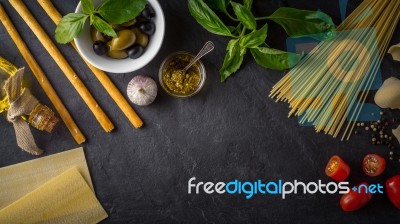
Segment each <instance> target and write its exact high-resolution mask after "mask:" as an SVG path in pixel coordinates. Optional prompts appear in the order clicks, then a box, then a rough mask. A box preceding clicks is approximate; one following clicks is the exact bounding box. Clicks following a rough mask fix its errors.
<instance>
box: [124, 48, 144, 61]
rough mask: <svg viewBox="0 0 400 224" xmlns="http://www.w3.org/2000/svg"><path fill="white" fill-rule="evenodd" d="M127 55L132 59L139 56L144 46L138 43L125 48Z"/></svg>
mask: <svg viewBox="0 0 400 224" xmlns="http://www.w3.org/2000/svg"><path fill="white" fill-rule="evenodd" d="M127 52H128V55H129V57H130V58H132V59H136V58H139V57H140V56H142V54H143V53H144V48H143V47H142V46H140V45H135V46H133V47H131V48H129V49H128V50H127Z"/></svg>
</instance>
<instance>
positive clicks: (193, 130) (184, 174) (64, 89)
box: [0, 0, 400, 223]
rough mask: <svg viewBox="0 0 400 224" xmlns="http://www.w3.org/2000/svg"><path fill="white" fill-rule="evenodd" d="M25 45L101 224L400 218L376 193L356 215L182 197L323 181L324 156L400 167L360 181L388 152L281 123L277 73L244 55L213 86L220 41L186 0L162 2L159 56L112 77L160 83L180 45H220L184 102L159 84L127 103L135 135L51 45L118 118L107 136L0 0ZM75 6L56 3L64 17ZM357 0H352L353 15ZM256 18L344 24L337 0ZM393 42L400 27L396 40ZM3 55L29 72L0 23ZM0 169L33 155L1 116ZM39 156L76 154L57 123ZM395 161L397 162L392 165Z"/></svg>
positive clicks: (319, 204)
mask: <svg viewBox="0 0 400 224" xmlns="http://www.w3.org/2000/svg"><path fill="white" fill-rule="evenodd" d="M0 2H1V3H2V4H3V6H4V7H5V8H6V10H7V12H8V14H9V15H10V17H11V18H12V20H13V22H14V23H15V25H16V27H17V29H18V30H19V31H20V33H21V35H22V37H23V39H24V40H25V41H26V42H27V44H28V46H29V48H30V50H31V51H32V53H33V54H34V55H35V57H36V59H37V61H38V62H39V64H40V65H41V66H42V68H43V70H44V71H45V73H46V74H47V75H48V78H49V79H50V81H51V83H52V84H53V86H54V87H55V89H56V90H57V92H58V93H59V95H60V97H61V98H62V99H63V101H64V103H65V104H66V106H67V108H68V109H69V110H70V112H71V114H72V115H73V117H74V118H75V120H76V122H77V124H78V125H79V127H80V128H81V130H82V131H83V132H84V134H85V135H86V137H87V142H86V143H84V144H83V145H82V146H83V147H84V149H85V154H86V158H87V161H88V165H89V169H90V172H91V176H92V179H93V182H94V185H95V189H96V194H97V196H98V198H99V200H100V202H101V204H102V205H103V206H104V208H105V209H106V211H107V213H108V214H109V218H108V219H106V220H105V221H104V223H398V222H399V219H400V212H399V211H398V210H397V209H396V208H394V207H393V206H392V205H391V204H390V202H389V200H388V199H387V198H386V196H385V195H376V196H374V198H373V199H372V201H371V202H370V203H369V204H368V205H367V206H365V207H364V208H363V209H361V210H359V211H357V212H353V213H345V212H342V211H341V209H340V206H339V198H340V196H339V195H322V194H315V195H310V194H308V195H289V196H288V197H287V199H285V200H282V199H281V198H280V197H279V196H271V195H256V196H254V197H253V198H251V199H250V200H246V199H245V197H244V195H234V196H231V195H228V194H223V195H217V194H212V195H207V194H204V193H203V194H199V195H193V194H192V195H189V194H188V193H187V181H188V180H189V179H190V178H191V177H196V178H197V181H204V182H206V181H213V182H218V181H224V182H228V181H232V180H235V179H238V180H240V181H255V180H258V179H261V180H263V181H269V180H274V181H276V180H278V179H282V180H284V181H292V180H294V179H297V180H299V181H304V182H308V181H317V180H318V179H321V180H322V181H323V182H328V181H329V179H328V178H327V177H326V176H325V174H324V168H325V164H326V162H327V160H328V159H329V158H330V156H332V155H333V154H339V155H340V156H341V157H343V158H344V159H345V160H346V161H347V162H348V163H349V164H350V165H351V167H352V173H351V176H350V178H349V181H350V182H351V183H352V184H357V183H358V182H360V181H362V180H366V181H369V182H371V183H384V181H385V180H386V178H388V177H390V176H392V175H394V174H396V173H399V165H398V163H397V162H389V163H388V169H387V170H386V171H385V173H384V174H383V175H382V177H379V178H368V177H366V176H365V175H364V174H363V173H362V170H361V168H360V166H361V160H362V158H363V157H364V155H365V154H367V153H369V152H375V153H380V154H382V155H385V156H386V157H387V155H388V150H387V149H386V148H384V147H376V146H371V145H370V143H369V136H368V135H366V134H363V135H358V136H355V137H353V138H352V139H351V140H350V141H348V142H340V141H339V140H338V139H333V138H331V137H330V136H325V135H323V134H317V133H315V132H314V130H313V128H312V127H301V126H299V125H298V123H297V118H290V119H288V118H287V113H288V106H287V104H285V103H275V102H274V101H273V100H271V99H270V98H268V97H267V95H268V93H269V91H270V90H271V87H272V86H273V84H274V83H276V82H277V81H278V80H279V79H280V78H281V77H282V76H283V75H284V74H285V72H277V71H270V70H266V69H263V68H261V67H259V66H258V65H256V64H255V63H254V62H253V61H252V60H251V58H250V57H247V58H246V59H245V63H244V66H242V69H241V70H240V71H239V72H237V74H236V75H234V76H233V77H231V78H230V79H228V81H227V82H226V83H220V82H219V74H218V69H219V67H220V66H221V64H222V60H223V57H224V55H225V52H224V51H225V46H226V44H227V42H228V39H227V38H224V37H218V36H216V35H213V34H210V33H207V32H205V31H204V30H203V29H202V28H201V27H200V26H199V25H198V24H197V23H196V22H195V21H194V19H193V18H192V17H191V16H190V15H189V13H188V10H187V2H186V1H184V0H168V1H166V0H164V1H162V0H161V1H160V3H161V5H162V7H163V9H164V13H165V17H166V26H167V28H166V35H165V40H164V44H163V47H162V49H161V51H160V52H159V54H158V55H157V57H156V58H155V59H154V60H153V61H152V62H151V63H150V64H148V65H147V66H146V67H144V68H143V69H141V70H139V71H136V72H133V73H128V74H109V75H110V77H111V79H112V80H113V81H114V82H115V84H116V85H117V86H118V87H119V89H120V90H121V91H122V92H123V93H124V94H125V95H126V92H125V89H126V86H127V84H128V82H129V80H130V79H131V78H132V77H134V76H135V75H138V74H142V75H150V76H152V77H153V78H154V79H156V80H157V72H158V68H159V66H160V64H161V62H162V60H163V59H164V58H165V57H166V56H167V55H168V54H170V53H172V52H174V51H178V50H186V51H191V52H196V51H197V50H198V49H199V48H200V47H201V46H202V44H203V43H204V42H205V41H207V40H212V41H214V43H215V44H216V49H215V50H214V52H213V53H212V54H210V55H209V56H207V57H205V58H204V59H203V62H204V63H205V65H206V68H207V72H208V73H207V82H206V85H205V87H204V89H203V90H202V91H201V92H200V93H199V94H198V95H196V96H195V97H193V98H190V99H176V98H173V97H170V96H168V95H167V94H166V93H165V92H163V91H162V90H161V88H160V86H159V91H158V94H159V95H158V97H157V100H156V101H155V103H154V104H152V105H151V106H148V107H136V106H135V107H134V108H135V109H136V110H137V112H138V113H139V114H140V115H141V117H142V118H143V120H144V122H145V126H144V127H143V128H142V129H140V130H137V129H134V128H133V127H132V125H131V124H130V123H129V122H128V120H127V119H126V118H125V116H124V115H123V114H122V112H121V111H120V110H119V109H118V107H117V106H116V105H115V104H114V102H113V101H112V99H111V98H110V97H109V96H108V94H107V93H106V92H105V90H104V88H103V87H102V86H101V85H100V83H99V82H98V80H97V79H96V78H95V77H94V76H93V75H92V74H91V72H90V70H89V69H88V68H87V67H86V65H84V63H82V61H81V59H80V58H79V57H77V54H76V52H74V50H73V49H72V48H71V47H70V46H68V45H65V46H61V45H59V48H60V49H61V51H62V52H63V53H64V54H65V56H66V58H67V59H68V61H69V62H70V64H71V65H72V66H73V67H74V69H75V71H76V72H77V73H78V74H79V75H80V77H81V79H82V80H83V81H84V82H85V84H86V85H87V87H88V88H89V89H90V91H91V92H92V93H93V95H94V96H95V98H96V99H97V100H98V101H99V103H100V104H101V106H102V107H103V109H104V110H105V111H106V112H107V114H108V115H109V117H110V118H111V120H112V121H113V122H114V124H115V126H116V129H115V130H114V131H113V132H112V133H105V132H104V131H103V130H102V128H101V127H100V126H99V125H98V123H97V121H96V120H95V119H94V117H93V116H92V114H91V112H90V111H89V110H88V108H87V107H86V105H85V104H84V103H83V101H82V100H81V99H80V97H79V96H78V94H77V93H76V92H75V90H74V89H73V87H72V86H71V84H70V83H69V82H68V80H67V79H66V78H65V76H64V75H63V73H62V72H61V71H60V69H59V68H58V67H57V65H56V64H55V63H54V61H53V60H52V59H51V57H50V56H49V55H48V53H47V52H46V51H45V50H44V48H43V47H42V45H41V44H40V43H39V42H38V40H37V39H36V37H35V36H34V34H33V33H32V32H31V31H30V29H29V28H28V27H27V25H26V24H25V23H24V22H23V21H22V19H21V18H20V17H19V16H18V14H17V13H16V11H15V10H14V9H13V8H12V7H11V5H10V4H9V3H8V1H5V0H0ZM24 2H25V3H26V4H27V5H28V7H29V8H30V10H31V11H32V13H33V14H34V15H35V17H36V18H37V19H38V20H39V22H40V24H41V25H42V26H43V27H44V29H45V30H46V31H47V32H48V33H49V34H53V32H54V29H55V26H54V25H53V23H52V22H51V21H50V19H49V18H48V17H47V15H46V14H45V13H44V12H43V10H42V9H41V7H40V6H39V5H38V4H37V2H36V1H24ZM77 3H78V1H77V0H74V1H54V4H55V5H56V6H57V8H58V10H59V11H60V12H61V13H63V14H66V13H68V12H72V11H74V8H75V6H76V5H77ZM359 3H360V1H359V0H357V1H356V0H352V1H350V2H349V6H348V8H349V10H352V9H354V8H355V7H356V6H357V5H358V4H359ZM254 4H255V6H254V11H255V13H256V15H258V16H265V15H269V14H271V13H272V12H273V11H275V10H276V9H277V8H278V7H279V6H284V5H289V6H293V7H298V8H303V9H311V10H316V9H321V10H323V11H324V12H327V13H328V14H330V15H331V16H332V18H333V19H334V21H335V23H336V24H338V23H340V14H339V6H338V3H337V2H336V1H308V0H299V1H295V0H287V1H279V0H264V1H261V0H259V1H255V3H254ZM285 38H286V36H285V34H284V32H283V31H282V30H281V29H280V28H279V27H278V26H276V25H275V24H273V23H272V22H271V23H270V30H269V37H268V43H269V44H270V45H271V46H273V47H275V48H279V49H284V48H285V46H284V40H285ZM397 42H400V29H397V30H396V32H395V35H394V37H393V39H392V43H397ZM0 55H1V56H3V57H5V58H7V59H8V60H10V61H12V62H14V63H15V64H16V65H18V66H27V65H26V63H25V61H24V60H23V58H22V57H21V55H20V53H19V52H18V50H17V49H16V47H15V45H14V44H13V42H12V40H11V38H10V37H9V36H8V34H7V33H6V31H5V29H4V27H3V26H0ZM382 73H383V75H384V76H385V77H388V76H390V75H397V76H399V73H400V64H399V63H395V62H393V61H392V60H391V58H390V57H389V56H386V57H385V59H384V61H383V64H382ZM27 80H28V83H29V84H30V87H31V89H32V91H33V93H34V94H35V95H36V96H37V98H38V99H39V100H40V101H41V102H43V103H45V104H47V105H50V106H51V107H52V105H51V103H50V102H49V100H48V98H47V97H46V95H45V94H44V92H43V90H42V89H41V88H40V86H39V85H38V83H37V81H36V79H35V78H34V76H33V75H32V74H31V72H30V70H29V69H28V70H27ZM0 127H1V129H0V142H1V146H0V151H1V155H0V167H4V166H8V165H11V164H15V163H19V162H23V161H27V160H31V159H34V158H36V157H34V156H31V155H29V154H27V153H25V152H22V151H21V150H20V149H19V148H18V147H17V145H16V141H15V137H14V132H13V128H12V125H10V124H9V123H8V122H7V121H6V119H5V117H4V116H2V117H1V118H0ZM33 133H34V136H35V139H36V141H37V143H38V145H39V146H40V147H41V148H43V149H45V150H46V153H45V155H44V156H46V155H51V154H54V153H58V152H62V151H65V150H68V149H71V148H75V147H78V145H77V144H76V143H75V141H74V140H73V139H72V137H71V136H70V134H69V132H68V130H67V129H66V127H65V126H64V125H63V124H62V125H60V126H59V127H58V128H57V130H55V132H54V133H53V134H46V133H42V132H39V131H36V130H34V131H33ZM396 160H397V158H396Z"/></svg>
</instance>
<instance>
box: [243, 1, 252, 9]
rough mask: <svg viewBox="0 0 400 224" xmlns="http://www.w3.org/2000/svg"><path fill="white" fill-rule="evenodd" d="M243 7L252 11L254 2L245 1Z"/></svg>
mask: <svg viewBox="0 0 400 224" xmlns="http://www.w3.org/2000/svg"><path fill="white" fill-rule="evenodd" d="M243 5H244V7H246V8H247V9H248V10H251V7H252V6H253V0H243Z"/></svg>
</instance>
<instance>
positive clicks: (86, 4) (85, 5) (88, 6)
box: [81, 0, 94, 15]
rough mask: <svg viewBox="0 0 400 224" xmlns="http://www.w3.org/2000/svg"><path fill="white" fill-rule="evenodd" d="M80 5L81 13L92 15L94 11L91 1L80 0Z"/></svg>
mask: <svg viewBox="0 0 400 224" xmlns="http://www.w3.org/2000/svg"><path fill="white" fill-rule="evenodd" d="M81 4H82V11H83V12H84V13H85V14H88V15H90V14H92V13H93V11H94V5H93V2H92V0H81Z"/></svg>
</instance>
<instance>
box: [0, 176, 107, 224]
mask: <svg viewBox="0 0 400 224" xmlns="http://www.w3.org/2000/svg"><path fill="white" fill-rule="evenodd" d="M107 217H108V216H107V213H106V212H105V211H104V209H103V207H102V206H101V205H100V203H99V201H98V200H97V199H96V196H95V195H94V193H93V191H92V189H91V188H90V187H89V185H88V184H87V182H86V180H85V179H84V178H83V177H82V175H81V174H80V173H79V171H78V169H77V168H71V169H69V170H67V171H65V172H64V173H62V174H60V175H58V176H57V177H55V178H53V179H51V180H50V181H49V182H47V183H45V184H43V185H42V186H40V187H39V188H37V189H36V190H34V191H32V192H30V193H28V194H27V195H25V196H23V197H22V198H20V199H18V200H17V201H15V202H14V203H12V204H10V205H9V206H7V207H6V208H4V209H2V210H1V211H0V223H52V224H57V223H60V224H61V223H98V222H100V221H101V220H103V219H105V218H107Z"/></svg>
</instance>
